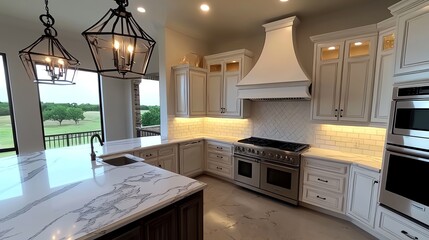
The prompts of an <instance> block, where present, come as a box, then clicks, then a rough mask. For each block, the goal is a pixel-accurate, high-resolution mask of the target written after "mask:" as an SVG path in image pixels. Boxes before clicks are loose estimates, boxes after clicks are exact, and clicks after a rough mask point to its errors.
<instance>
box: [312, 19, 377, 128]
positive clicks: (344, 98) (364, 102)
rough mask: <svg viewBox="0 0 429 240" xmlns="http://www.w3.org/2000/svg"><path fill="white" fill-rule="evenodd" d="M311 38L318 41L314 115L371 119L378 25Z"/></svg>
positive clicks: (316, 44)
mask: <svg viewBox="0 0 429 240" xmlns="http://www.w3.org/2000/svg"><path fill="white" fill-rule="evenodd" d="M353 33H354V34H353ZM311 39H312V40H313V41H314V42H315V47H314V50H315V52H314V56H315V58H314V66H313V67H314V68H313V98H312V119H313V120H331V121H352V122H368V121H369V118H370V114H371V112H370V111H371V103H372V101H371V96H372V91H373V82H374V63H375V56H376V49H377V30H376V27H375V25H371V26H365V27H360V28H355V29H349V30H345V31H341V32H335V33H329V34H323V35H319V36H314V37H312V38H311ZM326 39H330V40H326ZM332 39H334V40H332ZM335 39H337V40H335Z"/></svg>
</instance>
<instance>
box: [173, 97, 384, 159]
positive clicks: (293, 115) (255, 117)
mask: <svg viewBox="0 0 429 240" xmlns="http://www.w3.org/2000/svg"><path fill="white" fill-rule="evenodd" d="M168 126H169V138H182V137H188V136H193V135H200V134H204V135H218V136H227V137H236V138H246V137H249V136H256V137H263V138H271V139H278V140H284V141H292V142H301V143H308V144H311V146H313V147H320V148H326V149H332V150H337V151H343V152H350V153H357V154H365V155H370V156H376V157H381V156H382V154H383V148H384V141H385V134H386V129H385V128H374V127H355V126H343V125H329V124H320V123H314V122H312V121H311V120H310V101H287V102H252V115H251V118H250V119H225V118H175V117H173V116H171V117H169V124H168Z"/></svg>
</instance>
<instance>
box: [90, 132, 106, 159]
mask: <svg viewBox="0 0 429 240" xmlns="http://www.w3.org/2000/svg"><path fill="white" fill-rule="evenodd" d="M94 138H98V141H99V142H100V145H101V146H103V144H104V143H103V140H101V137H100V135H99V134H98V133H96V134H94V135H92V136H91V141H90V142H91V161H95V157H96V156H95V152H94Z"/></svg>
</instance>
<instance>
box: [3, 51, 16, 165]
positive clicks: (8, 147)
mask: <svg viewBox="0 0 429 240" xmlns="http://www.w3.org/2000/svg"><path fill="white" fill-rule="evenodd" d="M5 61H6V60H5V58H4V55H2V54H0V157H4V156H8V155H14V154H15V144H14V141H13V127H12V121H11V114H10V109H9V100H8V91H7V85H6V80H7V79H6V77H7V76H6V72H5V69H6V65H5Z"/></svg>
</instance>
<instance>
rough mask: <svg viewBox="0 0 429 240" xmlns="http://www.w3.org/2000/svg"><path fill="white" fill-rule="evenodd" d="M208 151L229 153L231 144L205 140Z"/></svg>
mask: <svg viewBox="0 0 429 240" xmlns="http://www.w3.org/2000/svg"><path fill="white" fill-rule="evenodd" d="M207 150H208V151H217V152H225V153H231V145H229V144H226V143H218V142H207Z"/></svg>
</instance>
